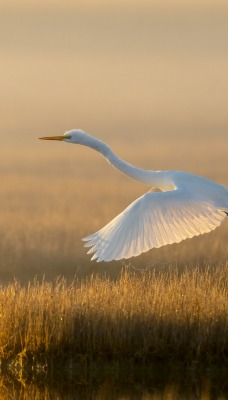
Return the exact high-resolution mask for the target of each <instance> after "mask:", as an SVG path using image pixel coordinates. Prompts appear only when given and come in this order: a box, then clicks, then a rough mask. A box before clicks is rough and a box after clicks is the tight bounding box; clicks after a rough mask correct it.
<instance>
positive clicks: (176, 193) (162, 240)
mask: <svg viewBox="0 0 228 400" xmlns="http://www.w3.org/2000/svg"><path fill="white" fill-rule="evenodd" d="M225 216H226V215H225V213H224V212H223V211H222V210H220V209H218V208H216V207H215V206H214V205H213V204H212V203H211V202H210V201H208V200H207V199H206V198H204V197H200V196H199V194H197V196H196V195H194V194H191V193H189V192H188V191H185V190H181V189H177V190H173V191H167V192H153V193H152V192H148V193H146V194H145V195H143V196H142V197H140V198H139V199H137V200H135V201H134V202H133V203H132V204H130V205H129V207H127V208H126V210H124V211H123V212H122V213H121V214H119V215H118V216H117V217H116V218H114V219H113V220H112V221H111V222H109V223H108V224H107V225H106V226H105V227H104V228H102V229H101V230H99V231H98V232H96V233H94V234H93V235H90V236H88V237H86V238H84V239H83V240H85V241H87V243H86V244H85V246H86V247H91V246H92V247H91V249H90V250H89V252H88V253H89V254H92V253H93V257H92V259H93V260H95V259H96V260H97V261H111V260H119V259H122V258H130V257H132V256H137V255H139V254H141V253H143V252H145V251H148V250H149V249H152V248H158V247H161V246H164V245H167V244H171V243H179V242H180V241H182V240H184V239H187V238H192V237H193V236H197V235H200V234H202V233H206V232H210V231H211V230H213V229H215V228H216V227H218V226H219V225H220V224H221V222H222V221H223V219H224V218H225Z"/></svg>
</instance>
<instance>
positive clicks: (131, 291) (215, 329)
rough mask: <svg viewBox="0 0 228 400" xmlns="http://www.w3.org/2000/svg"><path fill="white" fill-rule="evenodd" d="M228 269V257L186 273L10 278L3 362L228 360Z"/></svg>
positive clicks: (1, 292) (3, 292)
mask: <svg viewBox="0 0 228 400" xmlns="http://www.w3.org/2000/svg"><path fill="white" fill-rule="evenodd" d="M227 274H228V265H227V263H226V264H224V265H219V266H217V268H210V267H207V268H205V269H204V270H200V269H199V268H193V269H191V270H188V269H185V270H184V271H182V272H180V271H178V269H176V268H172V269H168V270H163V271H160V272H157V271H156V270H153V271H144V272H140V273H138V272H133V271H132V270H131V269H129V268H127V267H126V268H125V269H124V270H123V271H122V272H121V274H120V276H119V277H118V278H117V279H116V280H110V279H109V278H107V277H99V276H98V275H92V276H90V277H88V278H86V279H85V280H84V281H79V280H78V279H77V278H75V279H74V280H73V281H72V282H67V281H66V280H65V279H64V278H59V279H57V281H56V282H55V283H50V282H47V281H45V280H43V281H42V282H38V281H36V280H35V281H33V282H32V283H29V284H28V285H26V286H21V285H20V284H19V283H18V282H14V283H11V284H9V285H8V286H5V287H1V289H0V312H1V330H0V349H1V358H2V361H3V363H4V360H6V361H7V363H10V365H11V367H13V365H14V366H15V365H20V366H21V367H22V366H23V365H24V366H26V365H29V364H31V363H32V365H33V368H35V367H36V364H40V363H41V364H42V363H44V364H47V365H50V363H51V362H53V360H56V362H57V361H60V362H61V361H62V360H66V359H68V360H71V359H72V360H78V358H81V360H84V361H86V360H99V359H104V360H116V361H123V360H126V359H128V360H132V362H133V363H134V362H147V361H153V360H157V359H159V360H164V361H170V360H172V361H174V360H175V361H182V362H184V363H186V364H192V363H196V362H202V363H208V364H213V363H223V362H224V363H227V361H228V313H227V306H228V280H227ZM15 363H16V364H15Z"/></svg>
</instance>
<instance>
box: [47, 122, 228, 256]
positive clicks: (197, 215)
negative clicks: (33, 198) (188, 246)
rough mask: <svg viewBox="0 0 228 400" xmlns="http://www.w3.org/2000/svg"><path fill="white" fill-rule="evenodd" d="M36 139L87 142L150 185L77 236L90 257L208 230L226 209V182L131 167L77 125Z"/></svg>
mask: <svg viewBox="0 0 228 400" xmlns="http://www.w3.org/2000/svg"><path fill="white" fill-rule="evenodd" d="M40 139H42V140H59V141H63V142H66V143H74V144H80V145H83V146H87V147H90V148H92V149H94V150H96V151H98V152H99V153H101V154H102V155H103V156H104V157H105V158H106V160H107V161H108V162H109V163H110V164H111V165H112V166H113V167H114V168H116V169H118V170H119V171H121V172H122V173H123V174H125V175H127V176H129V177H130V178H132V179H135V180H136V181H139V182H142V183H144V184H145V185H148V186H149V187H150V188H151V190H150V191H149V192H147V193H145V194H144V195H143V196H141V197H139V198H138V199H137V200H135V201H134V202H133V203H131V204H130V205H129V206H128V207H127V208H126V209H125V210H124V211H123V212H122V213H120V214H119V215H117V217H115V218H114V219H113V220H112V221H111V222H109V223H108V224H107V225H106V226H104V227H103V228H102V229H100V230H99V231H98V232H96V233H93V234H92V235H90V236H87V237H85V238H84V239H82V240H84V241H86V244H85V247H90V249H89V251H88V254H93V256H92V260H96V261H111V260H120V259H123V258H126V259H127V258H130V257H133V256H138V255H139V254H141V253H144V252H146V251H148V250H149V249H152V248H158V247H161V246H165V245H167V244H171V243H179V242H181V241H182V240H184V239H187V238H192V237H193V236H198V235H200V234H203V233H207V232H210V231H212V230H213V229H215V228H216V227H218V226H219V225H220V224H221V222H222V221H223V220H224V219H225V218H226V215H228V190H227V188H226V187H225V186H223V185H220V184H218V183H215V182H213V181H211V180H209V179H206V178H203V177H201V176H198V175H194V174H190V173H186V172H181V171H151V170H144V169H141V168H136V167H134V166H133V165H130V164H128V163H127V162H125V161H123V160H121V159H120V158H119V157H117V156H116V155H115V154H114V153H113V151H112V150H111V149H110V147H109V146H108V145H107V144H105V143H104V142H102V141H101V140H98V139H96V138H94V137H93V136H91V135H89V134H87V133H85V132H84V131H82V130H80V129H73V130H70V131H68V132H66V133H65V134H64V135H63V136H49V137H42V138H40ZM154 188H156V189H158V190H159V191H154Z"/></svg>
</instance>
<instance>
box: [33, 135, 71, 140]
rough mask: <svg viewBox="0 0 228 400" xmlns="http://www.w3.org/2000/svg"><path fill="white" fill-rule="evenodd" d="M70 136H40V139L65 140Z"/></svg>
mask: <svg viewBox="0 0 228 400" xmlns="http://www.w3.org/2000/svg"><path fill="white" fill-rule="evenodd" d="M69 138H70V137H69V136H46V137H40V138H39V139H41V140H64V139H69Z"/></svg>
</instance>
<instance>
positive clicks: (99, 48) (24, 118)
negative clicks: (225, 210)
mask: <svg viewBox="0 0 228 400" xmlns="http://www.w3.org/2000/svg"><path fill="white" fill-rule="evenodd" d="M0 57H1V63H0V71H1V73H0V87H1V90H0V102H1V107H0V121H1V122H0V125H1V133H0V135H1V159H0V174H1V177H0V178H1V187H0V202H1V208H0V235H1V256H0V257H1V269H2V271H4V273H3V272H2V279H3V280H4V279H11V278H12V277H13V276H15V275H16V276H23V277H25V276H29V277H32V276H33V275H34V274H35V273H40V274H43V273H45V272H46V271H47V269H52V270H53V269H54V270H53V276H55V275H56V274H57V273H63V272H64V271H66V269H67V271H68V273H69V274H73V272H74V271H75V270H76V269H77V268H79V267H80V266H82V267H83V268H84V267H85V265H86V266H87V264H88V265H90V266H89V267H88V268H89V271H90V270H94V269H96V270H98V269H99V268H101V269H104V268H107V265H106V266H102V267H100V266H99V267H98V265H97V264H96V263H90V262H89V257H88V256H87V255H86V252H85V250H84V249H83V248H82V244H81V242H80V237H83V236H86V235H87V234H89V233H92V232H93V229H95V230H97V229H99V228H100V227H101V226H102V225H104V223H106V222H108V221H109V220H110V219H111V218H112V217H114V216H115V215H116V214H115V213H118V212H120V211H122V209H123V208H124V207H126V206H127V205H128V204H129V202H131V201H133V200H134V199H135V198H136V197H137V196H139V195H141V194H142V193H144V192H145V191H146V190H148V189H145V188H144V187H141V186H140V185H137V184H136V183H135V182H131V181H130V180H128V179H126V178H125V177H123V176H121V175H120V174H119V173H117V172H116V171H114V170H112V169H111V168H109V167H108V166H106V165H105V162H104V161H103V160H102V158H101V157H99V156H98V155H97V154H95V153H94V152H92V151H91V150H89V149H85V148H79V147H78V148H76V146H67V145H66V144H61V143H52V142H50V143H49V142H41V141H40V142H39V141H38V140H37V138H38V137H40V136H48V135H61V134H63V133H64V132H65V131H67V130H69V129H72V128H81V129H83V130H85V131H87V132H88V133H90V134H92V135H94V136H97V137H98V138H100V139H101V140H104V141H106V142H107V143H108V144H109V145H110V146H111V147H112V149H113V150H114V151H116V152H117V154H118V155H119V156H120V157H121V158H124V159H126V160H127V161H128V162H130V163H132V164H135V165H138V166H140V167H142V168H149V169H177V170H186V171H189V172H194V173H198V174H202V175H206V176H207V177H208V178H211V179H215V180H217V181H219V182H221V183H223V184H226V185H227V184H228V178H227V148H228V133H227V132H228V114H227V106H228V74H227V71H228V4H227V2H225V1H216V2H215V1H210V0H207V1H203V0H201V1H188V0H187V1H185V2H181V1H178V0H172V1H168V0H167V1H162V2H161V1H146V0H144V1H141V2H140V3H138V2H132V1H108V2H107V1H102V0H100V1H98V0H95V1H89V0H87V1H69V0H68V1H54V0H52V1H39V2H38V1H34V2H32V3H31V1H26V0H23V1H20V2H18V1H11V2H10V3H9V2H7V1H1V5H0ZM66 193H69V197H67V196H66ZM79 203H80V205H79ZM117 204H119V206H118V207H117ZM69 209H70V210H71V212H72V215H71V214H70V215H69V214H67V213H68V212H69ZM104 209H105V211H104ZM47 210H48V212H47ZM64 210H65V211H64ZM64 212H66V214H64ZM79 214H80V217H81V215H83V214H84V215H85V216H86V218H87V219H88V221H87V225H85V229H84V228H83V225H82V222H83V219H82V220H80V219H79V218H78V216H79ZM60 215H61V218H62V219H61V218H60ZM73 215H75V217H74V218H75V219H74V220H72V219H71V221H69V218H71V217H72V218H73ZM42 218H43V219H44V220H45V222H44V223H43V225H42V224H41V220H42ZM54 218H60V220H59V223H56V225H55V224H53V219H54ZM81 218H82V217H81ZM42 221H43V220H42ZM68 221H69V223H68ZM63 223H64V227H63ZM90 223H91V225H92V227H91V229H92V230H91V231H90V229H89V224H90ZM71 224H73V225H72V226H71ZM41 225H42V226H41ZM224 226H225V224H224ZM224 226H223V227H222V228H221V232H220V233H219V231H218V230H217V231H216V233H215V232H213V233H212V236H210V235H211V234H210V235H209V237H211V238H212V240H214V238H216V237H219V236H217V235H222V236H221V237H222V238H223V239H221V240H220V241H219V243H218V244H217V247H216V251H215V253H214V252H213V251H214V250H213V249H211V248H208V249H207V254H208V258H209V259H211V258H213V257H214V255H215V254H216V258H218V257H221V258H224V257H226V254H227V244H226V242H227V241H226V240H225V236H226V232H227V222H226V227H224ZM52 227H53V229H54V230H55V232H57V233H58V235H59V236H56V237H53V236H52V234H51V228H52ZM48 229H49V230H48ZM64 229H65V230H64ZM45 232H46V233H45ZM47 232H49V236H48V235H47ZM26 235H27V236H26ZM213 235H215V236H213ZM37 238H39V240H38V239H37ZM197 240H201V241H200V242H199V243H200V244H199V246H201V248H204V247H205V245H206V244H207V241H208V239H207V238H206V239H205V238H204V237H202V239H201V238H200V239H197ZM63 241H64V243H67V242H69V243H70V244H69V245H68V246H69V247H66V248H65V252H64V251H62V250H61V244H62V243H63ZM47 242H48V244H49V245H50V246H51V243H52V246H53V247H51V248H47V249H46V250H45V249H44V248H45V246H46V245H47ZM31 243H33V244H32V245H31ZM193 243H194V244H195V243H197V242H194V239H193ZM55 246H56V247H55ZM65 246H67V245H65ZM77 246H78V247H77ZM180 246H182V244H181V245H180ZM183 246H188V245H186V244H183ZM181 248H182V247H180V248H178V247H176V245H174V247H172V246H171V247H170V248H169V250H167V251H168V256H167V254H166V253H164V252H163V253H159V254H160V256H159V260H160V261H159V262H167V260H169V259H170V260H176V259H177V254H178V252H179V249H180V251H181ZM184 249H185V253H186V251H187V250H186V248H185V247H184ZM162 251H163V250H162ZM195 251H196V252H197V248H196V250H195ZM210 251H211V254H210ZM69 252H70V256H69V258H67V257H66V255H67V254H68V255H69ZM78 252H80V257H79V255H78V254H79V253H78ZM208 252H209V253H208ZM44 253H45V257H44V256H43V254H44ZM174 253H175V256H174ZM193 253H194V251H193V248H192V247H191V248H190V250H189V260H191V257H192V255H193ZM31 254H33V256H31ZM47 254H49V256H48V257H47ZM156 254H158V253H156ZM156 254H155V253H153V252H150V254H149V256H148V255H147V256H145V257H147V258H145V261H143V260H144V259H143V258H142V265H144V266H145V265H146V266H147V265H150V264H151V263H152V264H153V262H154V261H153V260H154V257H155V258H156V257H157V255H156ZM200 254H201V253H200ZM42 257H43V258H42ZM143 257H144V256H143ZM148 257H150V260H149V259H148ZM193 259H194V260H195V258H194V257H193ZM205 259H207V258H205ZM53 260H54V261H53ZM89 263H90V264H89ZM91 265H92V266H91ZM121 265H122V263H121V262H119V264H118V268H119V267H120V266H121ZM139 265H140V260H139V259H137V266H139ZM55 266H56V270H55ZM113 268H114V267H113ZM26 274H28V275H26Z"/></svg>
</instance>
